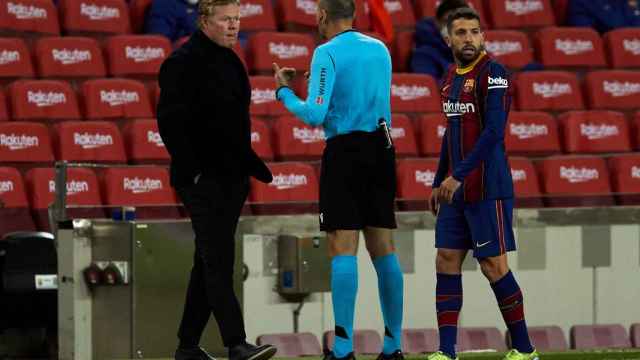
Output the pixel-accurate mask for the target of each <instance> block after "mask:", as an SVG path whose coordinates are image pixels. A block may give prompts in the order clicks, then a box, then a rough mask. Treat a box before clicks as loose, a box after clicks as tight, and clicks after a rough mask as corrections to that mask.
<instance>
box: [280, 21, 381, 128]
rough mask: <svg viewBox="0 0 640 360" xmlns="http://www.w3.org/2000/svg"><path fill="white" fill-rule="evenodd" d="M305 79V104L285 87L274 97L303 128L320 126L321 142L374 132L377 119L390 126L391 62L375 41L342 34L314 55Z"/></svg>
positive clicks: (348, 32)
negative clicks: (322, 132) (345, 135)
mask: <svg viewBox="0 0 640 360" xmlns="http://www.w3.org/2000/svg"><path fill="white" fill-rule="evenodd" d="M309 73H310V75H309V91H308V96H307V99H306V100H302V99H300V98H298V97H297V96H296V94H295V93H294V92H293V90H291V89H290V88H288V87H281V88H280V89H278V91H277V94H276V96H277V98H278V100H280V101H282V102H283V103H284V106H285V107H286V108H287V109H288V110H289V111H290V112H291V113H293V114H294V115H295V116H296V117H298V118H299V119H301V120H302V121H304V122H305V123H307V124H309V125H311V126H319V125H322V126H323V127H324V132H325V136H326V137H327V139H330V138H332V137H334V136H336V135H343V134H348V133H350V132H353V131H367V132H372V131H375V130H376V129H377V127H378V119H380V118H384V119H385V120H386V122H387V125H388V126H389V127H390V126H391V56H390V55H389V51H388V50H387V47H386V46H385V45H384V44H383V43H382V42H381V41H379V40H377V39H374V38H372V37H370V36H367V35H364V34H361V33H359V32H357V31H354V30H348V31H345V32H342V33H340V34H338V35H336V36H334V37H333V38H332V39H331V40H329V41H328V42H326V43H325V44H323V45H321V46H318V47H317V48H316V49H315V51H314V52H313V59H312V60H311V70H310V71H309Z"/></svg>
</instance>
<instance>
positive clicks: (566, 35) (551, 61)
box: [535, 27, 606, 67]
mask: <svg viewBox="0 0 640 360" xmlns="http://www.w3.org/2000/svg"><path fill="white" fill-rule="evenodd" d="M535 44H536V50H537V52H538V57H539V58H540V61H542V64H543V65H544V66H546V67H558V66H572V67H576V66H589V67H603V66H605V65H606V60H605V56H604V46H603V44H602V39H600V34H598V32H597V31H595V30H593V29H591V28H585V27H575V28H567V27H548V28H544V29H542V30H539V31H538V32H537V33H536V34H535Z"/></svg>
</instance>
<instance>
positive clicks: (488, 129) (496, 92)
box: [452, 63, 510, 181]
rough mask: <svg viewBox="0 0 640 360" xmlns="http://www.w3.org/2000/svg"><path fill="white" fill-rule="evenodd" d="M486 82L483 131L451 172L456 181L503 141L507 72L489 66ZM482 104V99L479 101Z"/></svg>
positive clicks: (465, 175)
mask: <svg viewBox="0 0 640 360" xmlns="http://www.w3.org/2000/svg"><path fill="white" fill-rule="evenodd" d="M488 76H489V79H488V81H487V84H488V85H487V89H486V90H487V91H486V92H485V94H486V97H487V99H486V106H485V109H484V116H483V120H484V122H485V125H484V129H483V130H482V132H481V133H480V137H479V138H478V140H477V141H476V143H475V145H474V146H473V149H471V152H470V153H469V154H468V155H467V157H466V158H464V160H462V161H460V162H459V163H458V164H457V165H456V167H455V169H454V170H453V174H452V176H453V177H454V179H456V180H458V181H462V180H464V178H465V177H467V175H469V173H470V172H471V171H472V170H473V169H475V168H477V167H478V166H479V165H480V162H482V161H485V160H487V159H488V158H489V156H490V154H491V151H493V149H494V147H495V146H496V145H497V144H499V143H500V142H501V141H503V140H504V128H505V126H506V123H507V114H508V112H509V109H508V107H509V99H508V96H509V86H510V84H509V81H510V80H509V78H508V75H507V71H506V70H505V68H504V67H502V66H501V65H499V64H496V63H493V64H491V65H490V68H489V72H488ZM479 102H482V99H479Z"/></svg>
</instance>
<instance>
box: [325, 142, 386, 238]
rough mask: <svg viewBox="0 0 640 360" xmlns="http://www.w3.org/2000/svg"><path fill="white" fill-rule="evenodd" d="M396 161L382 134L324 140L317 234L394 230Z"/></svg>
mask: <svg viewBox="0 0 640 360" xmlns="http://www.w3.org/2000/svg"><path fill="white" fill-rule="evenodd" d="M395 197H396V158H395V149H394V148H393V147H391V148H386V146H385V138H384V135H383V133H382V131H376V132H372V133H367V132H362V131H358V132H353V133H349V134H345V135H338V136H335V137H333V138H331V139H329V140H327V146H326V147H325V149H324V153H323V154H322V169H321V174H320V230H322V231H333V230H361V229H363V228H364V227H367V226H371V227H380V228H387V229H395V228H396V217H395V212H394V207H395Z"/></svg>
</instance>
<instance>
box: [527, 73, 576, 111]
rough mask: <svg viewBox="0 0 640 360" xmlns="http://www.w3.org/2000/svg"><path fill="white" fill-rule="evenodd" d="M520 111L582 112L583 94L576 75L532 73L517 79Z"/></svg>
mask: <svg viewBox="0 0 640 360" xmlns="http://www.w3.org/2000/svg"><path fill="white" fill-rule="evenodd" d="M516 87H517V91H516V98H517V101H518V109H520V110H552V111H561V110H581V109H584V101H583V99H582V92H581V90H580V86H579V84H578V79H577V78H576V75H575V74H573V73H569V72H564V71H532V72H525V73H521V74H519V75H518V77H517V85H516Z"/></svg>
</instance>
